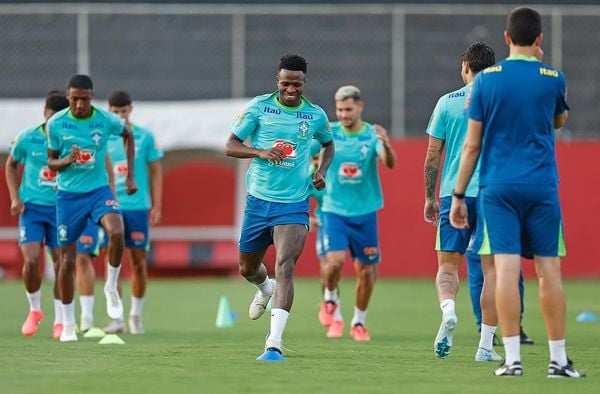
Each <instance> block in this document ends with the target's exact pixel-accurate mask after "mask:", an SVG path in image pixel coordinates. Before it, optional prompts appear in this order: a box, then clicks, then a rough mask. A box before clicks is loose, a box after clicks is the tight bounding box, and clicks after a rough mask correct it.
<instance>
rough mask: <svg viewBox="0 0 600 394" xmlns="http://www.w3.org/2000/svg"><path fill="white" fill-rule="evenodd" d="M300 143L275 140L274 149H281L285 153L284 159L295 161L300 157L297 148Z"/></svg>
mask: <svg viewBox="0 0 600 394" xmlns="http://www.w3.org/2000/svg"><path fill="white" fill-rule="evenodd" d="M297 146H298V143H296V142H292V141H287V140H275V141H273V148H279V149H281V150H283V152H284V153H285V156H284V157H283V158H284V159H295V158H297V157H298V154H297V153H296V147H297Z"/></svg>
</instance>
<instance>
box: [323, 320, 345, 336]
mask: <svg viewBox="0 0 600 394" xmlns="http://www.w3.org/2000/svg"><path fill="white" fill-rule="evenodd" d="M342 335H344V322H343V321H341V320H334V321H332V322H331V325H330V326H329V330H328V331H327V338H341V337H342Z"/></svg>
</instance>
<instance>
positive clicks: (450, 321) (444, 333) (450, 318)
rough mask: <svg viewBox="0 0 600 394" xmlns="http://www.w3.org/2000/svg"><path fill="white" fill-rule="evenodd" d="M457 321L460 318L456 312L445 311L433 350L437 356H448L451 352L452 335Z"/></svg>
mask: <svg viewBox="0 0 600 394" xmlns="http://www.w3.org/2000/svg"><path fill="white" fill-rule="evenodd" d="M457 321H458V319H457V318H456V314H455V313H454V312H449V313H445V314H444V315H443V316H442V324H440V329H439V330H438V333H437V335H436V337H435V342H434V344H433V351H434V353H435V356H436V357H437V358H446V357H448V355H449V354H450V349H452V337H453V336H454V329H455V328H456V323H457Z"/></svg>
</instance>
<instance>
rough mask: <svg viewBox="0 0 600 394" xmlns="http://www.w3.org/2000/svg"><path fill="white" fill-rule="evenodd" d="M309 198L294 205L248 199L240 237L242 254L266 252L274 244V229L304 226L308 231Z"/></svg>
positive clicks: (250, 197)
mask: <svg viewBox="0 0 600 394" xmlns="http://www.w3.org/2000/svg"><path fill="white" fill-rule="evenodd" d="M308 208H309V202H308V198H307V199H306V200H304V201H300V202H294V203H281V202H272V201H265V200H261V199H260V198H256V197H254V196H251V195H248V196H247V197H246V210H245V211H244V222H243V223H242V234H241V236H240V243H239V245H240V252H242V253H253V252H258V251H262V250H265V249H266V248H267V247H268V246H269V245H271V244H272V243H273V227H275V226H279V225H284V224H303V225H304V226H306V228H307V230H308Z"/></svg>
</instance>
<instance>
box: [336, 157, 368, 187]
mask: <svg viewBox="0 0 600 394" xmlns="http://www.w3.org/2000/svg"><path fill="white" fill-rule="evenodd" d="M338 175H339V176H340V181H341V182H342V183H343V182H351V183H358V182H360V181H361V179H360V178H362V175H363V172H362V170H361V169H360V167H359V165H358V164H357V163H353V162H345V163H342V165H340V169H339V171H338Z"/></svg>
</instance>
